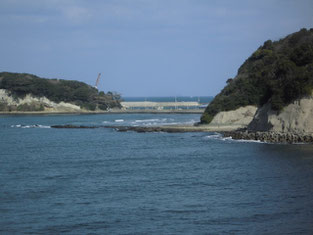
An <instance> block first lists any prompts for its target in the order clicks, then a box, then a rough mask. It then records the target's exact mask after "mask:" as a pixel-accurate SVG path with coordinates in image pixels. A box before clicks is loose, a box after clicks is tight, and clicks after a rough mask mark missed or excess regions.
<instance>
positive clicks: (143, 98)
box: [122, 96, 214, 104]
mask: <svg viewBox="0 0 313 235" xmlns="http://www.w3.org/2000/svg"><path fill="white" fill-rule="evenodd" d="M213 98H214V97H213V96H125V97H122V99H123V100H124V101H133V102H134V101H153V102H175V100H176V101H177V102H188V101H189V102H190V101H195V102H199V103H200V104H208V103H210V102H211V101H212V100H213Z"/></svg>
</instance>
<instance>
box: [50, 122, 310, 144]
mask: <svg viewBox="0 0 313 235" xmlns="http://www.w3.org/2000/svg"><path fill="white" fill-rule="evenodd" d="M51 128H58V129H95V128H110V129H114V130H116V131H118V132H126V131H135V132H138V133H146V132H167V133H184V132H218V133H221V134H222V135H223V136H224V137H231V138H232V139H235V140H256V141H262V142H266V143H288V144H295V143H311V144H312V143H313V133H288V132H270V131H268V132H259V131H257V132H252V131H246V130H235V131H221V130H214V129H212V128H208V127H207V126H201V125H200V126H150V127H145V126H76V125H54V126H51Z"/></svg>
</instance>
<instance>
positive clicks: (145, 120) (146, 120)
mask: <svg viewBox="0 0 313 235" xmlns="http://www.w3.org/2000/svg"><path fill="white" fill-rule="evenodd" d="M165 119H166V118H165ZM161 120H164V119H139V120H135V123H145V122H149V123H151V122H160V121H161Z"/></svg>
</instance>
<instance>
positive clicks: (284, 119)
mask: <svg viewBox="0 0 313 235" xmlns="http://www.w3.org/2000/svg"><path fill="white" fill-rule="evenodd" d="M248 130H249V131H274V132H282V133H287V132H289V133H313V96H310V97H306V98H302V99H299V100H297V101H294V102H293V103H291V104H289V105H288V106H286V107H284V109H283V110H282V111H280V112H277V111H273V110H272V109H271V105H270V104H266V105H264V106H263V107H261V108H259V109H258V110H257V112H256V114H255V117H254V118H253V120H252V122H251V123H250V124H249V126H248Z"/></svg>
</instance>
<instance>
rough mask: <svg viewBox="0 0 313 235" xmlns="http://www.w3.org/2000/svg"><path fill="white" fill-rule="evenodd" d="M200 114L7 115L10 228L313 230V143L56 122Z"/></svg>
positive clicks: (5, 194)
mask: <svg viewBox="0 0 313 235" xmlns="http://www.w3.org/2000/svg"><path fill="white" fill-rule="evenodd" d="M199 117H200V116H199V115H196V114H183V115H182V114H162V115H159V114H107V115H106V114H104V115H41V116H0V151H1V152H0V234H312V233H313V146H312V145H304V144H298V145H276V144H267V143H261V142H249V141H234V140H231V139H227V138H226V139H225V138H223V137H222V136H221V135H219V134H217V133H136V132H116V131H115V130H114V129H105V128H98V129H53V128H49V127H50V126H51V125H56V124H77V125H95V126H100V125H147V126H148V125H159V124H167V125H171V124H176V123H192V122H195V121H198V120H199Z"/></svg>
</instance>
